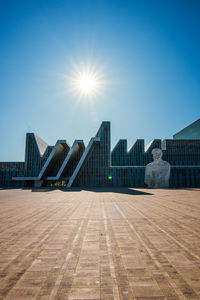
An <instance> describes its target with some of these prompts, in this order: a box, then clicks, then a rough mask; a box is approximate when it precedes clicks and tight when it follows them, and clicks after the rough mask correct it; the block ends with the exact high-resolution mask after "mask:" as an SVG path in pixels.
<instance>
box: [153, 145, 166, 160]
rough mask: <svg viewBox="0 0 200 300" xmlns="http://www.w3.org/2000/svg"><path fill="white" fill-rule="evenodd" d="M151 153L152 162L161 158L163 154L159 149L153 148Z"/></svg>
mask: <svg viewBox="0 0 200 300" xmlns="http://www.w3.org/2000/svg"><path fill="white" fill-rule="evenodd" d="M151 153H152V155H153V160H158V159H161V158H162V154H163V153H162V150H161V149H159V148H154V149H153V150H152V152H151Z"/></svg>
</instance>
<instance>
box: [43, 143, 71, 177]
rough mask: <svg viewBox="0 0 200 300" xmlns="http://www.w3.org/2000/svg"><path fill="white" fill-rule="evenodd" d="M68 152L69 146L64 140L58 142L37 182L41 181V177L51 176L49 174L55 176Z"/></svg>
mask: <svg viewBox="0 0 200 300" xmlns="http://www.w3.org/2000/svg"><path fill="white" fill-rule="evenodd" d="M69 150H70V145H69V144H68V143H67V142H66V140H58V141H57V143H56V144H55V146H54V147H53V149H52V151H51V153H50V155H49V157H48V158H47V160H46V162H45V164H44V165H43V167H42V169H41V171H40V173H39V175H38V180H41V179H42V178H43V177H45V176H48V175H49V176H51V175H50V174H51V173H52V172H53V173H55V174H57V172H58V170H59V169H60V166H61V165H62V163H63V161H64V159H65V157H66V156H67V154H68V152H69Z"/></svg>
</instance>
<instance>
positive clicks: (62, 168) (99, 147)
mask: <svg viewBox="0 0 200 300" xmlns="http://www.w3.org/2000/svg"><path fill="white" fill-rule="evenodd" d="M110 144H111V141H110V122H102V124H101V126H100V128H99V130H98V132H97V134H96V136H95V137H92V138H91V140H90V142H89V144H88V145H87V147H85V145H84V142H83V140H75V141H74V143H73V145H72V146H70V145H69V144H68V143H67V141H66V140H58V141H57V143H56V144H55V146H49V145H47V144H46V143H45V142H44V141H43V140H42V139H40V138H39V137H37V136H36V135H35V134H34V133H27V135H26V151H25V162H16V163H0V186H4V187H22V186H24V187H26V186H52V185H53V186H54V185H65V186H66V187H67V188H70V187H85V188H87V187H123V186H127V187H145V183H144V173H145V166H146V165H147V164H148V163H150V162H151V161H152V154H151V152H152V149H154V148H161V149H162V150H163V160H166V161H168V162H169V163H170V165H171V175H170V187H199V186H200V139H194V140H193V139H190V140H189V139H187V140H186V139H177V140H176V139H167V140H164V141H161V140H160V139H155V140H154V141H152V142H151V143H150V144H149V145H148V146H147V147H146V148H145V147H144V140H143V139H138V140H137V141H136V142H135V144H134V145H133V146H132V147H131V148H130V149H129V150H128V151H127V140H124V139H121V140H119V142H118V143H117V144H116V146H115V147H114V149H113V150H112V151H111V146H110Z"/></svg>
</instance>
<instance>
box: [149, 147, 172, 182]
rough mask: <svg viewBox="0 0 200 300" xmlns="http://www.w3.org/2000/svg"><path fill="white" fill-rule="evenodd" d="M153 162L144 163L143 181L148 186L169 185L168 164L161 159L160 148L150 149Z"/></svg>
mask: <svg viewBox="0 0 200 300" xmlns="http://www.w3.org/2000/svg"><path fill="white" fill-rule="evenodd" d="M151 153H152V155H153V160H154V161H153V162H151V163H150V164H148V165H146V168H145V180H144V182H145V183H146V184H147V185H148V187H149V188H166V187H169V176H170V164H169V163H168V162H167V161H164V160H162V150H161V149H159V148H154V149H153V150H152V152H151Z"/></svg>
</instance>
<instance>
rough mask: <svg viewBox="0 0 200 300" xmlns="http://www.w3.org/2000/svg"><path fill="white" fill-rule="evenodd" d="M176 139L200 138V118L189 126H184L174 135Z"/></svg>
mask: <svg viewBox="0 0 200 300" xmlns="http://www.w3.org/2000/svg"><path fill="white" fill-rule="evenodd" d="M173 138H174V139H175V140H180V139H184V140H194V139H195V140H196V139H200V119H198V120H196V121H195V122H193V123H191V124H190V125H188V126H187V127H185V128H183V129H182V130H180V131H179V132H177V133H175V134H174V135H173Z"/></svg>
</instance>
